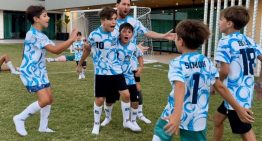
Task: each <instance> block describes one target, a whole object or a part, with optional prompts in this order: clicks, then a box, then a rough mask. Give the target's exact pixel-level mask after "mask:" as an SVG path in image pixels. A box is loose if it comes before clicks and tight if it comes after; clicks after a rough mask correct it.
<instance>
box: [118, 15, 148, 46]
mask: <svg viewBox="0 0 262 141" xmlns="http://www.w3.org/2000/svg"><path fill="white" fill-rule="evenodd" d="M123 23H130V24H131V25H132V26H133V27H134V34H133V38H132V39H131V42H133V43H134V44H137V42H136V39H137V36H138V34H142V35H144V34H146V33H147V32H148V31H149V30H148V29H147V28H145V27H144V25H143V24H142V23H141V22H140V21H139V20H137V19H135V18H133V17H131V16H127V17H126V18H125V19H117V22H116V27H115V29H116V30H117V31H119V27H120V25H121V24H123Z"/></svg>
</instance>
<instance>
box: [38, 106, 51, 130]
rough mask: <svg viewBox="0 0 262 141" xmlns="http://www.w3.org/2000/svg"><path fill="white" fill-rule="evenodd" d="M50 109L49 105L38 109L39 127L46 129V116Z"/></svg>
mask: <svg viewBox="0 0 262 141" xmlns="http://www.w3.org/2000/svg"><path fill="white" fill-rule="evenodd" d="M50 111H51V105H46V106H45V107H43V108H41V110H40V125H39V129H42V130H46V129H47V128H48V116H49V114H50Z"/></svg>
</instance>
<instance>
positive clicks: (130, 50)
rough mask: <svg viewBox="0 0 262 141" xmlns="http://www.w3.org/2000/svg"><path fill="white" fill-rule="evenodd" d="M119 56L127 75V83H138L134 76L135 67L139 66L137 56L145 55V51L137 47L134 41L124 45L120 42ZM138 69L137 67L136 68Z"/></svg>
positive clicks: (124, 72)
mask: <svg viewBox="0 0 262 141" xmlns="http://www.w3.org/2000/svg"><path fill="white" fill-rule="evenodd" d="M117 48H118V58H119V60H120V61H121V64H122V70H123V74H124V76H125V80H126V84H127V85H134V84H136V81H135V78H134V73H133V71H134V68H136V67H137V65H136V62H137V57H140V56H143V53H142V51H141V50H140V49H138V48H137V47H136V45H135V44H134V43H132V42H129V43H128V44H126V45H122V44H121V43H120V42H118V47H117ZM135 70H137V69H135Z"/></svg>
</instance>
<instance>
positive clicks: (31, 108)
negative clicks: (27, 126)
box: [17, 101, 41, 120]
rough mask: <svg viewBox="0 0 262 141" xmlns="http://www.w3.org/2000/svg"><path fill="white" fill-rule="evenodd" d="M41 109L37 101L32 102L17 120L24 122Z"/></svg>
mask: <svg viewBox="0 0 262 141" xmlns="http://www.w3.org/2000/svg"><path fill="white" fill-rule="evenodd" d="M40 109H41V107H40V106H39V104H38V101H35V102H33V103H32V104H30V105H29V106H28V107H26V109H25V110H24V111H23V112H21V113H20V114H19V115H17V116H18V118H19V119H22V120H26V119H27V118H28V117H29V116H31V115H33V114H35V113H36V112H38V111H39V110H40Z"/></svg>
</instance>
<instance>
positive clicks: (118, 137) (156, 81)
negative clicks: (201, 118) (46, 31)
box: [0, 44, 262, 141]
mask: <svg viewBox="0 0 262 141" xmlns="http://www.w3.org/2000/svg"><path fill="white" fill-rule="evenodd" d="M3 53H7V54H9V55H10V56H11V59H12V62H13V63H14V64H15V65H16V66H19V65H20V63H21V58H22V45H21V44H16V45H0V55H1V54H3ZM51 56H55V55H51V54H48V57H51ZM75 65H76V64H75V62H66V63H59V62H55V63H48V64H47V68H48V74H49V80H50V81H51V85H52V93H53V96H54V98H55V101H54V103H53V105H52V111H51V115H50V117H49V127H50V128H52V129H54V130H55V131H56V132H55V133H51V134H43V133H39V132H38V131H37V129H38V125H39V114H36V115H34V116H32V117H30V118H29V119H28V120H27V121H26V129H27V131H28V136H26V137H20V136H19V135H18V134H17V133H16V132H15V127H14V124H13V122H12V117H13V116H14V115H15V114H18V113H20V112H21V111H22V110H23V109H24V108H25V107H27V106H28V105H29V104H31V103H32V102H33V101H35V100H36V95H34V94H33V95H31V94H29V93H28V92H27V91H26V89H25V87H24V86H23V85H22V83H21V81H20V78H19V77H18V76H14V75H11V74H10V73H6V72H0V90H1V91H0V107H1V108H0V140H1V141H18V140H19V141H20V140H26V141H28V140H29V141H64V140H72V141H92V140H98V141H150V140H151V139H152V135H153V128H154V124H155V122H156V120H157V119H158V118H159V116H160V114H161V112H162V110H163V108H164V107H165V105H166V103H167V96H168V95H169V92H170V90H171V87H170V84H169V82H168V79H167V70H168V66H167V65H164V64H158V63H156V64H149V65H145V69H144V72H143V76H142V86H143V94H144V114H145V115H146V116H147V117H148V118H149V119H151V121H152V124H150V125H146V124H144V123H142V122H141V121H138V124H139V125H140V126H141V128H142V132H140V133H133V132H131V131H129V130H127V129H123V127H122V114H121V110H120V103H119V102H118V103H116V104H115V106H114V109H113V115H112V116H113V120H112V121H111V123H110V124H109V125H108V126H106V127H103V128H101V130H100V135H99V136H93V135H91V130H92V126H93V102H94V96H93V65H92V63H91V60H90V58H88V67H87V72H86V76H87V78H86V79H85V80H78V79H77V78H78V75H77V74H76V73H75ZM220 103H221V98H220V96H219V95H214V96H211V100H210V109H209V118H208V130H207V131H208V132H207V138H208V140H212V131H213V130H212V129H213V123H212V115H213V114H214V112H215V109H216V108H217V106H219V104H220ZM252 110H253V111H254V113H255V118H256V121H255V123H254V124H253V129H254V130H255V134H256V136H257V140H258V141H261V140H262V128H260V126H262V121H261V119H260V117H262V111H261V110H262V103H261V102H260V101H257V100H255V101H254V108H253V109H252ZM102 119H104V114H103V115H102ZM174 140H177V138H174ZM224 140H225V141H231V140H232V141H239V140H241V139H240V137H239V136H237V135H233V134H232V133H231V130H230V128H229V124H228V122H226V126H225V134H224Z"/></svg>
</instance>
